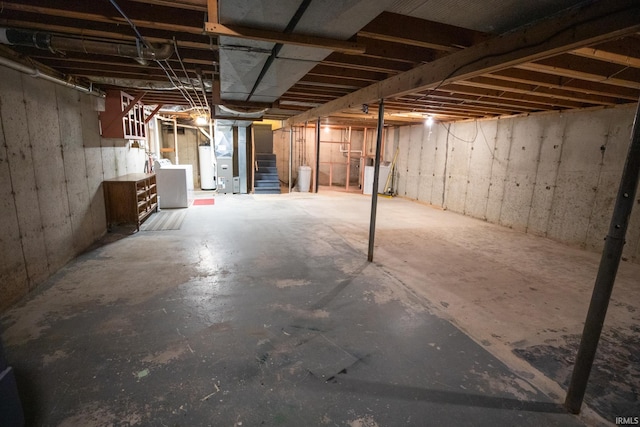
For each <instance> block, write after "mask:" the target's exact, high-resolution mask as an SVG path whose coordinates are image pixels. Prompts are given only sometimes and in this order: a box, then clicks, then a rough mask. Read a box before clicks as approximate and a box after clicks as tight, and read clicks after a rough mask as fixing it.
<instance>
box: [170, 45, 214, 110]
mask: <svg viewBox="0 0 640 427" xmlns="http://www.w3.org/2000/svg"><path fill="white" fill-rule="evenodd" d="M173 50H174V52H175V53H176V56H177V57H178V62H179V63H180V66H181V67H182V72H183V73H184V75H185V78H186V79H187V80H188V81H189V83H191V88H192V89H193V91H194V93H195V94H196V98H198V104H199V105H200V107H201V108H202V110H203V111H206V110H205V106H204V103H203V102H202V100H201V99H200V95H199V94H198V90H197V89H196V87H195V85H194V84H193V81H192V80H191V79H190V78H189V73H187V69H186V68H185V66H184V62H182V58H181V57H180V52H179V51H178V43H176V39H175V37H174V39H173ZM205 102H206V98H205Z"/></svg>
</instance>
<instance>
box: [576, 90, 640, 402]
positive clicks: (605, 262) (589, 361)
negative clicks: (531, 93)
mask: <svg viewBox="0 0 640 427" xmlns="http://www.w3.org/2000/svg"><path fill="white" fill-rule="evenodd" d="M639 179H640V102H639V103H638V107H637V109H636V117H635V120H634V123H633V131H632V132H631V144H630V146H629V152H628V154H627V160H626V162H625V165H624V170H623V172H622V179H621V181H620V188H619V189H618V196H617V198H616V203H615V206H614V208H613V215H612V217H611V224H610V226H609V234H607V238H606V241H605V245H604V249H603V251H602V258H601V259H600V267H599V269H598V275H597V276H596V282H595V284H594V286H593V293H592V295H591V303H590V304H589V311H588V313H587V319H586V321H585V324H584V330H583V332H582V340H581V341H580V348H579V349H578V355H577V356H576V363H575V366H574V368H573V373H572V375H571V382H570V383H569V389H568V390H567V397H566V399H565V403H564V404H565V407H566V408H567V410H568V411H569V412H571V413H573V414H577V413H579V412H580V407H581V406H582V401H583V400H584V395H585V392H586V389H587V382H588V381H589V374H590V373H591V367H592V366H593V361H594V359H595V355H596V349H597V347H598V341H599V340H600V334H601V333H602V327H603V325H604V320H605V316H606V314H607V308H608V306H609V300H610V298H611V292H612V290H613V285H614V283H615V279H616V273H617V272H618V266H619V265H620V259H621V258H622V250H623V248H624V243H625V235H626V233H627V226H628V225H629V218H630V216H631V211H632V209H633V203H634V201H635V197H636V190H637V188H638V182H639Z"/></svg>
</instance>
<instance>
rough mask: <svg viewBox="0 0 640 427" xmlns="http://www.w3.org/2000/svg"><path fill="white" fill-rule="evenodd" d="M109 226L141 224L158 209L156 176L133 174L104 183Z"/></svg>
mask: <svg viewBox="0 0 640 427" xmlns="http://www.w3.org/2000/svg"><path fill="white" fill-rule="evenodd" d="M102 184H103V186H104V202H105V208H106V210H107V226H109V227H110V226H111V225H114V224H135V225H136V227H137V229H138V230H140V224H142V223H143V222H144V220H145V219H147V217H149V215H151V214H152V213H153V212H155V211H157V209H158V192H157V186H156V175H155V174H153V173H132V174H129V175H123V176H119V177H117V178H113V179H109V180H106V181H103V182H102Z"/></svg>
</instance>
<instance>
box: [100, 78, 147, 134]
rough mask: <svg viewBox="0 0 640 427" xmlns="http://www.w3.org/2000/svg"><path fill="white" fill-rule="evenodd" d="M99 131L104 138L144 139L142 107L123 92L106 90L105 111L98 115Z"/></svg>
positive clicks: (144, 126)
mask: <svg viewBox="0 0 640 427" xmlns="http://www.w3.org/2000/svg"><path fill="white" fill-rule="evenodd" d="M132 103H133V104H134V105H133V106H131V108H130V109H129V111H127V109H128V108H129V107H130V105H131V104H132ZM125 111H126V113H125ZM100 129H101V134H102V136H103V137H104V138H123V139H146V137H147V129H146V125H145V117H144V105H143V104H142V103H141V102H139V101H137V100H136V98H134V97H133V96H131V95H129V94H127V93H125V92H122V91H119V90H108V91H107V96H106V99H105V110H104V111H103V112H101V113H100Z"/></svg>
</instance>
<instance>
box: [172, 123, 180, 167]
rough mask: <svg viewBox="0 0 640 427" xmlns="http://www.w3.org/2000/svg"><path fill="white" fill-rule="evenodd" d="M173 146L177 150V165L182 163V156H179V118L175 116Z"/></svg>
mask: <svg viewBox="0 0 640 427" xmlns="http://www.w3.org/2000/svg"><path fill="white" fill-rule="evenodd" d="M173 148H174V149H175V150H176V157H175V160H176V165H179V164H180V158H179V157H178V119H176V118H175V117H174V118H173Z"/></svg>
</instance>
